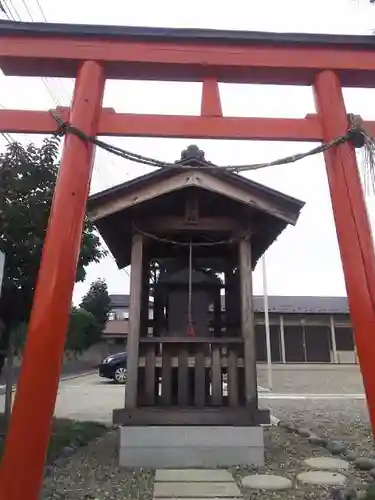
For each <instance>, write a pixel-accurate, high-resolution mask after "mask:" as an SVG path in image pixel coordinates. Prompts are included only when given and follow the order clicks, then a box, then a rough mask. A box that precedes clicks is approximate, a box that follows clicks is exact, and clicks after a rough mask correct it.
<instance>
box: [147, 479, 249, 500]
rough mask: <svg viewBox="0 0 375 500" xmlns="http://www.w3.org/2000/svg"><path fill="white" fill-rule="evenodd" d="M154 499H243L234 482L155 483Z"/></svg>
mask: <svg viewBox="0 0 375 500" xmlns="http://www.w3.org/2000/svg"><path fill="white" fill-rule="evenodd" d="M154 498H158V499H160V498H169V499H171V498H231V499H233V498H241V492H240V490H239V488H238V486H237V484H236V483H235V482H234V481H232V482H221V483H219V482H215V483H213V482H183V481H178V482H172V483H163V482H159V483H155V485H154Z"/></svg>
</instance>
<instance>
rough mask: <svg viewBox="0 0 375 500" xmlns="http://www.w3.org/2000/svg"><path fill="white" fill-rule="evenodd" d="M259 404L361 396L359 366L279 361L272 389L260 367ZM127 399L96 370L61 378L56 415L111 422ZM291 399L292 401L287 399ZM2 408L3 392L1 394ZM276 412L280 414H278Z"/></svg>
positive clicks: (358, 398)
mask: <svg viewBox="0 0 375 500" xmlns="http://www.w3.org/2000/svg"><path fill="white" fill-rule="evenodd" d="M258 384H259V388H260V393H259V397H260V406H270V407H272V406H274V404H275V402H277V403H278V406H279V405H281V404H283V403H282V402H283V401H285V404H291V402H292V401H298V400H301V405H303V400H306V399H308V400H315V401H317V404H319V400H320V401H324V400H327V399H347V400H361V399H363V398H364V396H363V385H362V380H361V376H360V372H359V368H358V366H354V365H353V366H350V365H349V366H333V365H330V366H327V365H295V366H292V365H289V366H288V365H284V366H283V365H276V366H274V367H273V390H272V391H271V392H269V391H268V379H267V369H266V367H265V366H264V365H263V366H259V367H258ZM124 401H125V387H124V386H123V385H117V384H114V383H113V382H111V381H107V380H105V379H102V378H100V377H99V376H98V375H97V373H91V374H88V375H83V376H79V377H76V378H69V379H67V380H62V381H61V382H60V386H59V392H58V397H57V401H56V408H55V415H56V416H58V417H66V418H72V419H76V420H95V421H98V422H103V423H108V424H110V423H111V421H112V410H113V409H114V408H121V407H123V406H124ZM287 401H289V403H287ZM0 405H1V406H0V408H1V407H3V405H4V396H0ZM276 416H277V415H276Z"/></svg>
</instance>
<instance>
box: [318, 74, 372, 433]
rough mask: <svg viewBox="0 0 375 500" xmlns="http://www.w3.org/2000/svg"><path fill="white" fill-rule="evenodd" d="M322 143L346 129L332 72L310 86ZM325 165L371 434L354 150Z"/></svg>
mask: <svg viewBox="0 0 375 500" xmlns="http://www.w3.org/2000/svg"><path fill="white" fill-rule="evenodd" d="M314 90H315V99H316V105H317V109H318V112H319V115H320V119H321V123H322V128H323V135H324V140H325V142H329V141H331V140H332V139H333V138H335V137H338V136H340V135H344V134H345V133H346V132H347V131H348V128H349V123H348V117H347V113H346V109H345V103H344V98H343V94H342V89H341V83H340V80H339V78H338V76H337V75H336V74H335V73H334V72H333V71H329V70H326V71H323V72H321V73H320V74H319V75H318V76H317V78H316V81H315V84H314ZM324 156H325V162H326V169H327V176H328V183H329V189H330V193H331V201H332V208H333V215H334V219H335V224H336V232H337V238H338V243H339V247H340V253H341V260H342V265H343V271H344V277H345V283H346V289H347V293H348V302H349V309H350V314H351V319H352V324H353V327H354V332H355V342H356V346H357V350H358V357H359V362H360V367H361V372H362V377H363V383H364V388H365V392H366V397H367V403H368V408H369V413H370V420H371V424H372V430H373V433H374V429H375V377H374V362H375V336H374V332H375V256H374V247H373V240H372V236H371V227H370V223H369V219H368V215H367V210H366V204H365V199H364V193H363V189H362V185H361V181H360V176H359V172H358V167H357V161H356V156H355V149H354V147H353V145H352V144H350V143H349V142H346V143H344V144H341V145H339V146H337V147H333V148H330V149H328V150H327V151H326V152H325V153H324Z"/></svg>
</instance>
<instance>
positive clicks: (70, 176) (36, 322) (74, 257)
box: [0, 61, 105, 500]
mask: <svg viewBox="0 0 375 500" xmlns="http://www.w3.org/2000/svg"><path fill="white" fill-rule="evenodd" d="M104 83H105V80H104V76H103V69H102V67H101V66H100V64H98V63H96V62H93V61H88V62H85V63H83V65H82V67H81V69H80V71H79V72H78V75H77V79H76V85H75V90H74V95H73V102H72V108H71V114H70V122H71V124H72V125H74V126H76V127H78V128H79V129H81V130H83V131H84V132H85V133H86V134H87V135H91V136H93V135H96V127H97V122H98V119H99V113H100V110H101V105H102V97H103V92H104ZM93 154H94V148H93V146H92V144H90V143H87V142H83V141H82V140H81V139H79V138H77V137H75V136H74V135H68V136H67V138H66V140H65V145H64V152H63V156H62V161H61V166H60V170H59V176H58V180H57V184H56V189H55V195H54V199H53V203H52V209H51V214H50V219H49V224H48V231H47V236H46V240H45V243H44V247H43V256H42V263H41V266H40V270H39V275H38V283H37V287H36V290H35V299H34V305H33V309H32V314H31V318H30V323H29V328H28V332H27V342H26V346H25V351H24V357H23V362H22V369H21V374H20V378H19V382H18V385H17V393H16V397H15V400H14V407H13V412H12V418H11V421H10V426H9V429H8V432H7V436H6V441H5V449H4V455H3V458H2V462H1V465H2V466H1V469H0V498H1V499H2V500H3V499H4V500H5V499H9V500H22V499H25V498H27V500H38V499H39V492H40V488H41V484H42V480H43V470H44V462H45V458H46V452H47V446H48V442H49V437H50V432H51V421H52V417H53V412H54V406H55V401H56V395H57V389H58V384H59V377H60V371H61V361H62V356H63V352H64V346H65V341H66V331H67V327H68V319H69V311H70V307H71V299H72V292H73V286H74V282H75V275H76V269H77V262H78V258H79V252H80V246H81V239H82V228H83V221H84V216H85V209H86V201H87V196H88V192H89V187H90V180H91V173H92V167H93ZM36 360H37V361H36ZM31 457H32V460H30V458H31ZM25 495H26V497H25Z"/></svg>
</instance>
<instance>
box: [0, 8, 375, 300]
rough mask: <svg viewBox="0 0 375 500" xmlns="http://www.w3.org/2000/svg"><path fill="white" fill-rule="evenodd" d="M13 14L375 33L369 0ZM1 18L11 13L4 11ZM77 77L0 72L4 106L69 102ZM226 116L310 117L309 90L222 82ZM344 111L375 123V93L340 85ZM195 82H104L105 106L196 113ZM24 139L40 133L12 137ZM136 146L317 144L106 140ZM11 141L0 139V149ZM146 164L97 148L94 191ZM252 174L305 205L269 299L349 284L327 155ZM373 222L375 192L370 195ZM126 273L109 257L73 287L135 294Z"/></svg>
mask: <svg viewBox="0 0 375 500" xmlns="http://www.w3.org/2000/svg"><path fill="white" fill-rule="evenodd" d="M3 3H4V4H5V5H6V6H7V8H8V9H9V10H10V12H11V15H12V17H13V18H14V19H16V20H22V21H40V22H46V21H47V22H61V23H71V24H116V25H128V26H155V27H156V26H159V27H163V26H164V27H173V28H188V27H191V28H193V27H195V28H211V29H229V30H247V31H277V32H304V33H332V34H343V33H347V34H364V35H369V36H371V34H372V32H373V31H375V6H371V5H369V3H368V1H367V0H329V1H327V0H311V1H309V0H304V1H301V0H283V1H281V0H261V1H259V0H256V1H255V0H231V2H222V3H220V2H217V0H205V1H204V2H202V0H200V1H198V0H190V1H189V2H176V1H173V0H158V1H157V2H155V1H153V0H137V1H136V2H126V1H124V0H106V1H105V2H99V1H98V2H92V0H80V1H77V0H74V1H73V0H64V1H63V2H59V1H57V0H5V1H4V2H3ZM3 18H5V16H3ZM72 89H73V82H72V81H71V80H68V79H54V78H52V79H44V80H42V79H40V78H18V77H6V76H4V75H2V74H1V73H0V107H5V108H9V109H36V110H38V109H50V108H53V107H56V106H57V105H65V106H68V105H69V103H70V100H71V96H72ZM220 92H221V99H222V106H223V113H224V115H230V116H255V117H258V116H259V117H260V116H264V117H286V118H294V117H295V118H302V117H304V116H305V115H306V114H307V113H313V112H314V111H315V110H314V103H313V97H312V91H311V89H310V88H308V87H285V86H259V85H234V84H221V85H220ZM344 94H345V101H346V106H347V110H348V112H350V113H355V114H360V115H362V117H363V118H365V119H371V120H375V106H374V105H371V104H372V103H374V102H375V90H372V89H371V90H368V89H344ZM200 95H201V85H200V84H198V83H186V84H185V83H168V82H139V81H138V82H124V81H108V82H107V84H106V90H105V96H104V104H103V105H104V106H105V107H113V108H115V109H116V111H118V112H130V113H158V114H189V115H194V114H199V110H200ZM13 138H14V139H16V140H19V141H21V142H28V141H30V140H32V141H35V142H37V143H38V142H39V141H41V139H42V138H41V137H40V136H30V135H29V136H24V135H19V136H17V135H13ZM106 140H107V141H108V142H110V143H112V144H116V145H117V146H120V147H122V148H125V149H127V150H130V151H132V152H136V153H140V154H145V155H148V156H151V157H153V158H157V159H160V160H165V161H174V160H176V159H178V158H179V157H180V153H181V151H182V150H183V149H185V148H186V146H188V145H189V144H191V143H194V144H197V145H198V146H199V147H200V148H201V149H203V150H204V151H205V153H206V158H207V159H208V160H209V161H212V162H213V163H216V164H218V165H225V164H243V163H255V162H263V161H269V160H273V159H276V158H280V157H283V156H287V155H290V154H294V153H299V152H303V151H307V150H309V149H311V148H312V147H313V146H314V145H313V144H311V143H309V144H304V143H275V142H273V143H271V142H250V141H213V140H212V141H208V140H195V141H194V140H191V139H188V140H184V139H147V138H107V139H106ZM4 145H5V141H4V140H3V139H2V138H1V137H0V148H2V147H4ZM149 171H150V170H149V169H148V168H147V167H142V166H139V165H137V164H132V163H130V162H127V161H125V160H123V159H120V158H117V157H113V156H111V155H110V154H109V153H107V152H104V151H101V150H98V151H97V153H96V158H95V166H94V174H93V179H92V185H91V193H96V192H98V191H101V190H103V189H106V188H108V187H111V186H114V185H117V184H119V183H121V182H124V181H126V180H129V179H131V178H134V177H137V176H139V175H142V174H145V173H147V172H149ZM246 176H247V177H249V178H251V179H254V180H256V181H258V182H261V183H263V184H265V185H267V186H270V187H271V188H274V189H277V190H279V191H282V192H284V193H286V194H289V195H291V196H294V197H296V198H299V199H301V200H303V201H304V202H306V205H305V207H304V209H303V211H302V213H301V216H300V219H299V221H298V223H297V225H296V226H295V227H288V228H287V229H286V230H285V231H284V233H283V234H282V235H281V236H280V237H279V239H278V240H277V241H276V242H275V243H274V244H273V245H272V246H271V247H270V248H269V250H268V251H267V253H266V262H267V287H268V293H269V294H270V295H327V296H328V295H331V296H334V295H337V296H340V295H345V294H346V291H345V284H344V278H343V273H342V266H341V261H340V255H339V250H338V245H337V238H336V233H335V227H334V222H333V216H332V208H331V203H330V198H329V192H328V184H327V179H326V174H325V167H324V163H323V158H322V156H314V157H312V158H309V159H305V160H303V161H300V162H297V163H295V164H293V165H285V166H278V167H272V168H268V169H264V170H262V171H257V172H254V173H247V174H246ZM366 201H367V206H368V211H369V215H370V220H371V224H372V226H374V224H375V197H374V196H367V197H366ZM129 271H130V270H129V269H127V270H118V268H117V266H116V263H115V261H114V259H113V258H112V256H111V255H109V256H108V257H107V258H105V259H104V260H103V261H102V262H100V264H95V265H92V266H89V267H88V268H87V279H86V281H85V282H84V283H82V284H78V285H76V287H75V290H74V301H75V302H77V301H79V300H80V298H81V297H82V295H83V294H84V293H85V292H86V291H87V289H88V287H89V285H90V283H91V282H92V281H93V280H95V279H97V278H104V279H105V280H106V281H107V284H108V288H109V292H110V293H116V294H121V293H128V292H129V281H130V280H129V276H130V274H129ZM262 291H263V288H262V275H261V266H260V264H259V265H258V267H257V268H256V269H255V272H254V293H255V294H261V293H262Z"/></svg>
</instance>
